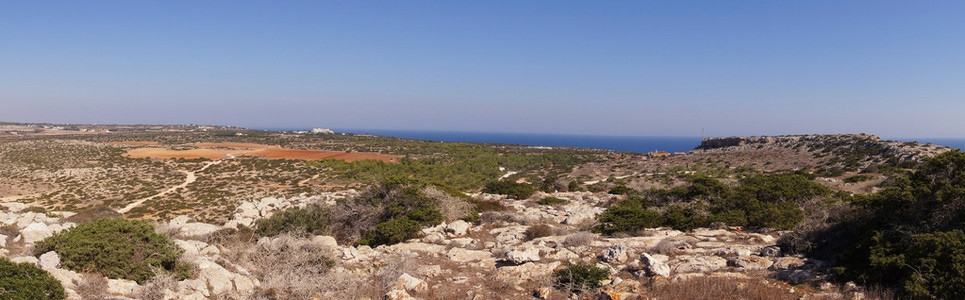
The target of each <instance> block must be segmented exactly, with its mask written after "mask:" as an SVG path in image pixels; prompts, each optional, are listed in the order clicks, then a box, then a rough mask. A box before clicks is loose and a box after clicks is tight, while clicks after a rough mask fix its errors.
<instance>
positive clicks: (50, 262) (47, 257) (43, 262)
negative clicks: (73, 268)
mask: <svg viewBox="0 0 965 300" xmlns="http://www.w3.org/2000/svg"><path fill="white" fill-rule="evenodd" d="M38 264H39V265H40V268H41V269H44V270H52V269H56V268H59V267H60V256H59V255H57V252H54V251H49V252H47V253H44V254H41V255H40V262H39V263H38Z"/></svg>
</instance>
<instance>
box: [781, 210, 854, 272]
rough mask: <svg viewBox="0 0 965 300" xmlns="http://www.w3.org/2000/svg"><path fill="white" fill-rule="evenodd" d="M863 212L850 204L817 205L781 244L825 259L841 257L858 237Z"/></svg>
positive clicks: (782, 238) (789, 249)
mask: <svg viewBox="0 0 965 300" xmlns="http://www.w3.org/2000/svg"><path fill="white" fill-rule="evenodd" d="M862 217H863V212H862V211H860V210H858V209H856V208H854V207H853V206H851V205H850V204H841V205H837V206H832V207H827V208H816V209H814V210H813V212H812V213H811V214H809V215H808V216H807V218H806V219H805V220H804V221H802V222H801V223H799V224H798V225H797V226H796V227H795V228H794V231H792V232H791V233H788V234H785V235H782V236H781V239H780V240H778V245H779V246H781V249H783V250H786V251H789V252H793V253H805V254H807V255H808V256H809V257H814V258H817V259H822V260H831V259H834V258H837V256H839V255H840V253H842V252H844V251H845V250H846V249H847V248H849V247H850V246H851V243H849V242H852V241H855V240H857V239H858V237H857V236H858V227H857V226H858V222H855V220H857V219H860V218H862Z"/></svg>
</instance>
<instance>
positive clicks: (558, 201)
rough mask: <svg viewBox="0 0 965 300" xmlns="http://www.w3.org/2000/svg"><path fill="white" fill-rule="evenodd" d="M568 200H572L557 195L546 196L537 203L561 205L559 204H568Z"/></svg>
mask: <svg viewBox="0 0 965 300" xmlns="http://www.w3.org/2000/svg"><path fill="white" fill-rule="evenodd" d="M568 202H570V200H566V199H560V198H556V197H544V198H543V199H539V201H536V204H539V205H559V204H566V203H568Z"/></svg>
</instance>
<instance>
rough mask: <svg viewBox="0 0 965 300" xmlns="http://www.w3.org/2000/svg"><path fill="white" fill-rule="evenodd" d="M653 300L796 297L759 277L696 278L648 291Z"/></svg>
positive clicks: (777, 299) (779, 298) (778, 298)
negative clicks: (650, 292)
mask: <svg viewBox="0 0 965 300" xmlns="http://www.w3.org/2000/svg"><path fill="white" fill-rule="evenodd" d="M651 296H652V297H654V298H656V299H774V300H783V299H788V300H790V299H798V298H799V297H798V296H796V295H794V294H792V293H790V292H789V291H788V290H785V289H783V288H781V287H779V286H775V285H769V284H767V283H765V282H764V281H762V280H760V279H736V278H726V277H696V278H691V279H689V280H680V281H673V282H669V283H667V284H666V285H663V286H661V287H658V288H656V289H655V290H654V291H652V294H651Z"/></svg>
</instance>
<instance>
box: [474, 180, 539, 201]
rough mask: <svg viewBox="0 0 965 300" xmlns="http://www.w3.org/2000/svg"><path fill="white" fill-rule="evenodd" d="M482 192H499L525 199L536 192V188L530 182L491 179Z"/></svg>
mask: <svg viewBox="0 0 965 300" xmlns="http://www.w3.org/2000/svg"><path fill="white" fill-rule="evenodd" d="M483 192H485V193H490V194H501V195H509V196H513V197H515V198H516V199H526V198H529V197H530V196H532V195H533V194H534V193H536V188H534V187H533V185H531V184H527V183H517V182H512V181H505V180H499V181H493V182H490V183H488V184H486V187H485V188H483Z"/></svg>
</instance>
